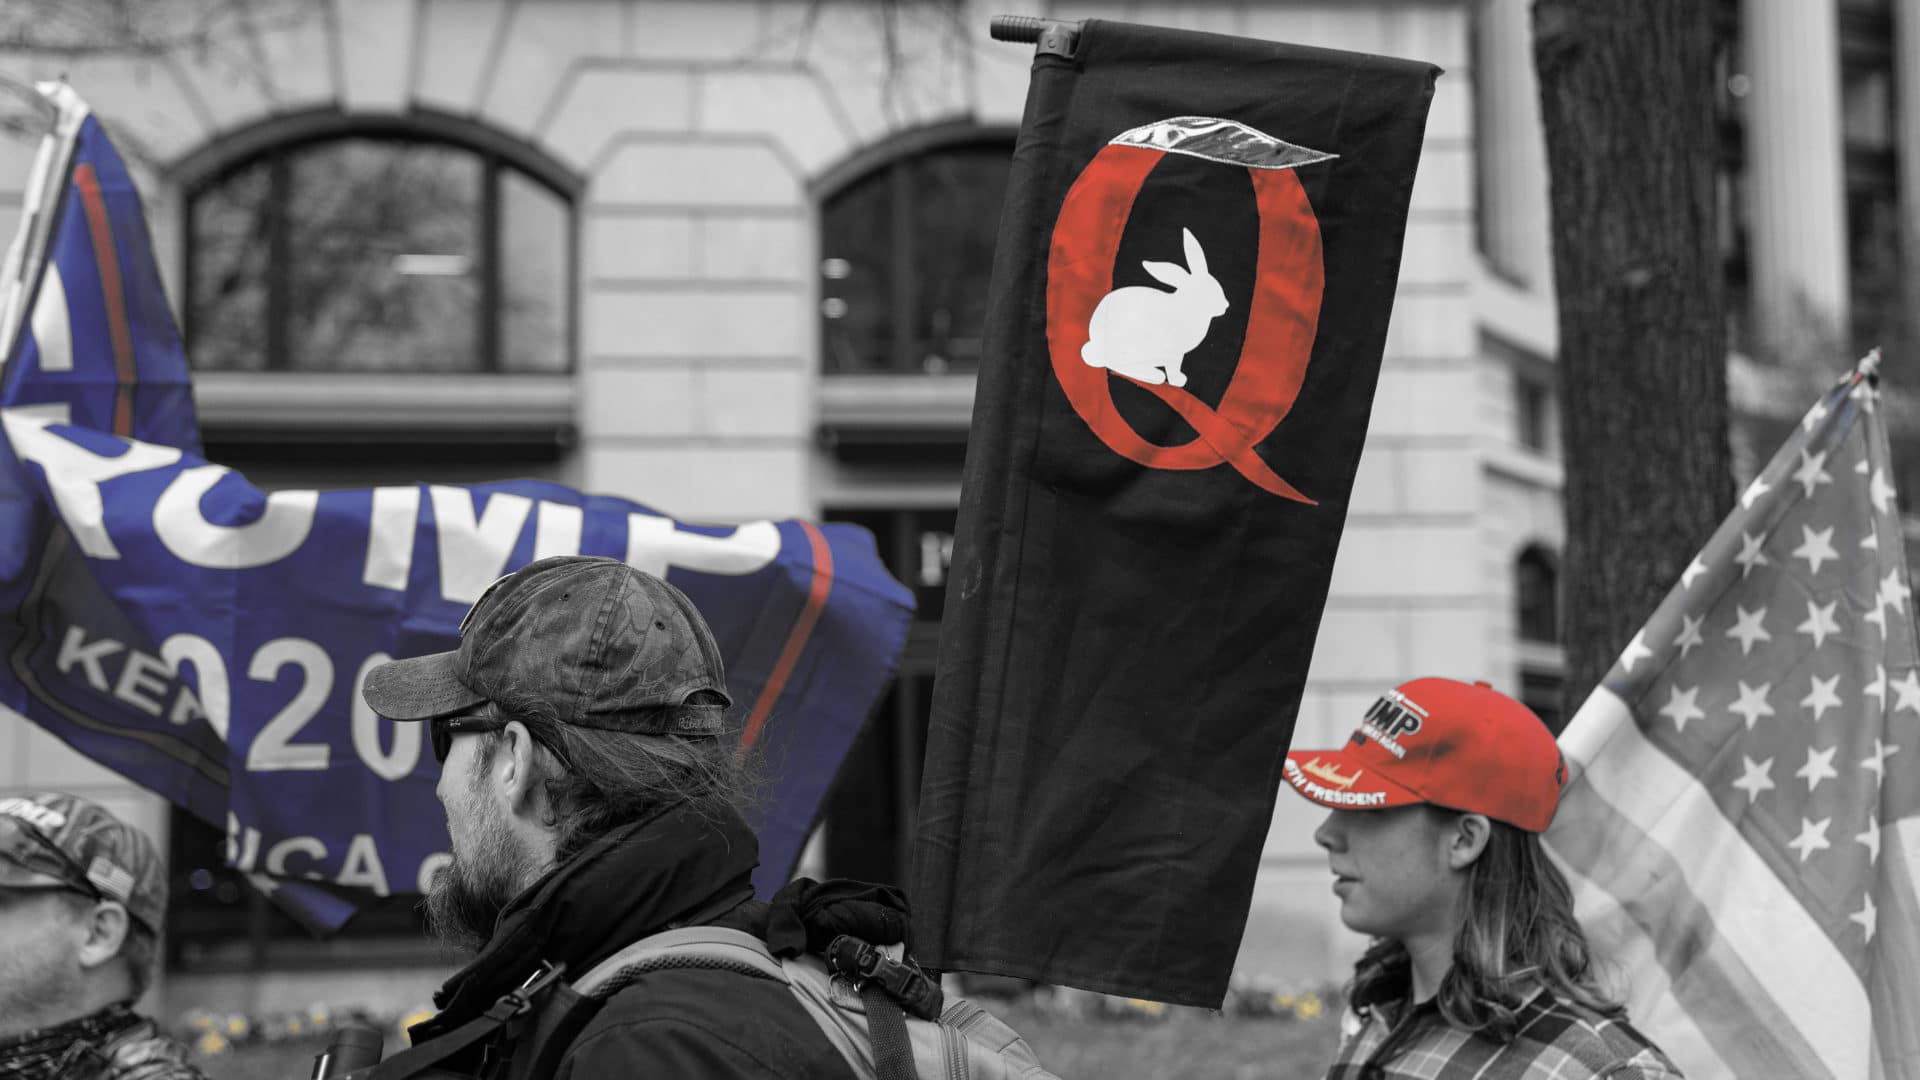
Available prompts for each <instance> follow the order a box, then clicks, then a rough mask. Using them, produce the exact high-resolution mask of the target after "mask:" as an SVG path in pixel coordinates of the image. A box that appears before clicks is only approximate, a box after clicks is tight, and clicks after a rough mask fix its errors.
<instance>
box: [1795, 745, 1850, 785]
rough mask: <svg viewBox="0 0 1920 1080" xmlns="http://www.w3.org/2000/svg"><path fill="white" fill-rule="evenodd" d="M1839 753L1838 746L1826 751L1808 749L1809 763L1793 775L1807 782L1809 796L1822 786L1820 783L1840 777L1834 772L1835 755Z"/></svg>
mask: <svg viewBox="0 0 1920 1080" xmlns="http://www.w3.org/2000/svg"><path fill="white" fill-rule="evenodd" d="M1839 751H1840V748H1839V747H1838V746H1829V747H1827V748H1826V749H1825V750H1815V749H1814V748H1813V747H1811V746H1809V747H1807V763H1806V764H1805V765H1802V766H1800V767H1799V768H1797V769H1795V770H1793V775H1795V776H1798V777H1801V778H1803V779H1804V780H1806V782H1807V793H1808V794H1809V795H1811V794H1812V793H1813V792H1814V790H1815V789H1816V788H1818V787H1819V786H1820V781H1822V780H1832V779H1834V778H1835V777H1837V776H1839V775H1840V774H1839V773H1837V772H1834V771H1833V755H1834V754H1836V753H1838V752H1839Z"/></svg>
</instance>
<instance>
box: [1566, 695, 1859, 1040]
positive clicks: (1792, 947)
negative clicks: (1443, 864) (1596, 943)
mask: <svg viewBox="0 0 1920 1080" xmlns="http://www.w3.org/2000/svg"><path fill="white" fill-rule="evenodd" d="M1560 744H1561V748H1562V750H1563V751H1564V752H1565V753H1566V755H1567V757H1568V759H1569V761H1570V763H1571V764H1572V765H1573V767H1574V768H1575V769H1576V770H1581V769H1584V770H1585V771H1584V775H1580V776H1579V777H1578V779H1577V780H1576V781H1575V782H1574V783H1573V784H1571V785H1569V789H1568V794H1567V796H1566V797H1565V798H1563V800H1562V805H1561V812H1562V813H1567V812H1568V808H1569V805H1570V804H1572V805H1573V806H1574V807H1575V808H1576V809H1575V811H1574V815H1573V818H1574V819H1578V818H1579V817H1581V816H1583V815H1584V814H1586V813H1588V812H1590V811H1589V810H1588V808H1589V806H1591V805H1592V804H1599V806H1600V807H1601V808H1603V809H1601V810H1600V811H1598V812H1599V813H1600V814H1601V815H1602V816H1605V814H1606V813H1607V812H1609V811H1610V812H1611V815H1612V817H1613V818H1614V819H1615V820H1613V821H1609V822H1606V827H1604V828H1585V829H1568V830H1566V832H1564V833H1560V832H1559V831H1558V830H1556V834H1555V835H1552V836H1550V837H1549V842H1550V843H1552V844H1553V845H1554V847H1555V849H1556V850H1558V851H1560V852H1561V854H1562V855H1563V857H1565V858H1566V859H1567V861H1568V862H1570V863H1572V864H1573V865H1575V866H1576V867H1578V868H1579V869H1580V870H1581V872H1582V873H1583V874H1584V875H1586V876H1588V877H1592V878H1594V879H1596V880H1600V881H1604V882H1608V883H1609V884H1608V888H1609V890H1610V891H1612V892H1614V894H1615V896H1616V897H1618V898H1619V899H1621V900H1622V901H1623V902H1625V903H1626V905H1627V907H1628V909H1629V910H1632V911H1634V912H1635V915H1636V918H1638V919H1640V920H1642V926H1643V927H1647V928H1649V929H1650V930H1652V929H1654V928H1659V929H1658V930H1657V931H1656V940H1660V935H1661V934H1669V933H1672V932H1673V931H1674V930H1675V929H1679V930H1681V931H1683V933H1682V934H1681V935H1680V936H1679V937H1676V938H1672V939H1670V940H1672V942H1673V944H1674V945H1676V946H1685V947H1678V948H1669V949H1662V950H1661V955H1660V961H1661V964H1662V966H1663V967H1664V968H1665V969H1666V970H1667V971H1668V972H1669V974H1671V975H1682V974H1685V973H1686V972H1688V971H1690V970H1695V969H1698V968H1701V967H1703V966H1706V965H1703V964H1702V963H1701V961H1702V960H1703V959H1706V960H1711V959H1712V954H1711V953H1709V954H1707V956H1705V957H1703V956H1701V955H1699V954H1698V953H1696V952H1694V951H1693V950H1692V948H1691V946H1690V942H1689V939H1690V938H1692V937H1693V934H1688V933H1685V932H1684V931H1685V930H1686V924H1688V923H1690V922H1696V921H1698V922H1701V923H1703V924H1704V925H1705V926H1711V927H1715V928H1717V930H1718V933H1719V935H1720V936H1721V937H1723V938H1724V939H1725V941H1726V943H1727V946H1728V948H1729V951H1730V953H1731V954H1732V956H1731V957H1728V958H1726V960H1723V961H1722V963H1720V964H1716V965H1713V966H1716V967H1721V968H1722V969H1723V971H1724V970H1731V968H1730V965H1729V964H1728V963H1727V960H1733V959H1737V960H1738V962H1739V963H1740V964H1741V965H1743V966H1744V967H1745V968H1746V969H1747V970H1748V971H1749V972H1751V975H1752V978H1753V979H1754V980H1755V981H1757V982H1758V984H1759V986H1758V988H1757V993H1758V996H1750V995H1749V993H1745V992H1743V993H1742V994H1741V998H1742V999H1744V1000H1738V1001H1737V1005H1738V1007H1739V1008H1741V1009H1743V1010H1749V1011H1750V1010H1751V1009H1753V1008H1754V1007H1755V1005H1756V1003H1757V1002H1758V1001H1760V1000H1764V999H1767V998H1770V999H1772V1001H1773V1002H1775V1003H1777V1005H1778V1006H1779V1008H1780V1009H1781V1014H1780V1022H1781V1023H1783V1024H1786V1025H1788V1029H1789V1030H1791V1029H1793V1028H1797V1029H1798V1032H1799V1035H1800V1037H1801V1039H1803V1040H1804V1041H1805V1044H1806V1045H1807V1046H1808V1047H1810V1048H1811V1050H1812V1052H1813V1053H1814V1054H1815V1055H1817V1058H1818V1062H1823V1063H1825V1066H1826V1068H1827V1069H1831V1070H1832V1075H1837V1076H1840V1077H1856V1076H1865V1075H1867V1072H1868V1068H1869V1065H1868V1059H1869V1053H1868V1047H1869V1044H1870V1041H1871V1040H1870V1038H1869V1037H1868V1035H1867V1031H1868V1029H1869V1025H1870V1023H1871V1018H1870V1015H1869V1013H1868V1002H1867V995H1866V991H1865V988H1864V987H1863V986H1861V984H1860V981H1859V979H1858V978H1857V977H1856V976H1855V975H1854V971H1853V967H1852V965H1850V964H1848V963H1847V960H1846V958H1845V957H1844V956H1842V955H1841V954H1840V952H1839V950H1838V949H1836V948H1835V947H1834V945H1833V942H1832V940H1831V939H1829V938H1828V937H1827V934H1826V932H1825V931H1824V930H1823V929H1822V928H1821V926H1820V924H1819V923H1818V921H1816V920H1815V919H1814V918H1813V917H1812V915H1810V914H1809V913H1808V912H1807V910H1806V909H1805V908H1803V907H1802V906H1801V905H1800V903H1799V901H1798V900H1796V899H1795V897H1794V895H1793V892H1792V891H1791V890H1790V889H1788V888H1787V887H1786V886H1785V885H1784V884H1783V883H1782V882H1781V881H1780V880H1779V878H1778V877H1776V876H1775V875H1774V873H1773V872H1772V871H1771V870H1770V869H1768V867H1767V865H1766V864H1765V863H1764V862H1763V861H1762V860H1761V859H1760V857H1759V856H1758V854H1757V853H1755V852H1754V851H1753V849H1752V848H1751V847H1749V846H1748V845H1747V843H1746V841H1745V840H1744V839H1743V838H1742V837H1741V836H1740V834H1739V832H1738V830H1736V829H1735V828H1734V827H1733V826H1732V825H1731V824H1729V823H1728V822H1727V820H1726V818H1725V817H1723V816H1722V815H1721V814H1720V812H1719V811H1718V809H1717V808H1716V807H1715V806H1714V805H1713V799H1712V796H1711V795H1710V794H1709V793H1708V792H1707V790H1706V789H1705V788H1703V787H1702V786H1700V784H1699V783H1698V782H1697V781H1696V780H1695V779H1694V777H1693V776H1692V774H1690V773H1688V772H1687V771H1686V770H1685V769H1683V768H1681V767H1680V766H1679V765H1677V764H1675V763H1674V762H1673V760H1672V759H1671V758H1669V757H1667V755H1666V754H1665V753H1663V752H1662V751H1660V750H1659V749H1658V748H1657V747H1655V746H1654V745H1652V744H1651V743H1649V742H1648V741H1647V739H1646V737H1645V736H1644V735H1643V734H1642V733H1641V731H1640V730H1639V728H1638V727H1637V726H1636V725H1635V724H1634V722H1633V717H1632V716H1631V714H1630V713H1629V711H1628V709H1627V705H1626V703H1625V702H1624V701H1622V700H1621V699H1620V698H1619V697H1618V696H1617V695H1615V694H1614V693H1613V692H1612V691H1610V690H1607V689H1605V688H1604V687H1603V688H1601V689H1598V690H1596V691H1594V693H1593V695H1592V696H1591V697H1590V698H1588V699H1587V702H1586V704H1585V705H1583V706H1582V707H1581V710H1580V714H1579V715H1578V716H1576V717H1575V718H1574V720H1573V722H1572V723H1571V724H1569V725H1568V728H1567V731H1566V733H1565V734H1564V735H1562V736H1561V739H1560ZM1601 791H1604V792H1607V793H1608V797H1607V798H1606V799H1602V798H1601V797H1600V796H1599V794H1598V792H1601ZM1626 830H1632V831H1631V832H1628V831H1626ZM1641 834H1644V835H1641ZM1595 856H1598V858H1596V857H1595ZM1622 864H1623V865H1622ZM1623 891H1630V894H1629V895H1625V896H1622V895H1621V893H1622V892H1623ZM1689 894H1691V900H1692V903H1693V904H1694V905H1697V906H1698V913H1697V914H1696V915H1695V916H1694V918H1692V919H1686V918H1681V917H1678V916H1679V915H1680V914H1681V913H1680V912H1677V911H1676V910H1675V909H1674V908H1673V907H1672V905H1674V904H1675V903H1686V902H1687V898H1688V895H1689ZM1636 905H1639V907H1638V908H1637V909H1636ZM1695 932H1696V933H1697V932H1698V931H1697V930H1696V931H1695ZM1689 985H1690V984H1689V983H1687V982H1686V981H1684V980H1683V981H1682V982H1681V983H1680V984H1679V986H1678V987H1677V991H1678V993H1679V994H1680V995H1681V1002H1682V1004H1683V1005H1685V1006H1686V1008H1687V1009H1688V1010H1689V1011H1690V1012H1693V1013H1695V1015H1696V1016H1701V1015H1703V1014H1710V1013H1713V1012H1715V1011H1718V1008H1719V1007H1720V1006H1724V1005H1726V1004H1730V1003H1734V1002H1729V1001H1728V1000H1727V999H1721V1000H1720V1001H1718V1002H1716V1001H1715V1000H1713V999H1712V998H1710V997H1704V996H1702V995H1696V994H1694V993H1690V992H1689ZM1698 989H1700V990H1707V989H1709V988H1707V987H1699V988H1698ZM1734 989H1736V990H1737V989H1739V988H1738V987H1735V988H1734ZM1712 990H1713V992H1714V993H1716V994H1717V993H1720V992H1724V991H1723V990H1722V989H1721V988H1719V987H1714V988H1712ZM1718 1026H1719V1025H1713V1024H1709V1025H1708V1027H1709V1028H1710V1029H1712V1028H1715V1027H1718ZM1753 1026H1754V1025H1750V1024H1740V1025H1736V1026H1734V1027H1732V1028H1726V1029H1724V1030H1725V1032H1726V1033H1727V1035H1732V1034H1733V1033H1734V1032H1740V1033H1741V1034H1742V1035H1743V1036H1746V1037H1757V1036H1755V1035H1754V1034H1753V1033H1752V1031H1751V1028H1752V1027H1753ZM1776 1034H1780V1035H1781V1037H1782V1038H1783V1040H1784V1038H1785V1033H1784V1032H1776ZM1721 1053H1722V1054H1723V1056H1727V1055H1729V1049H1728V1048H1727V1047H1726V1046H1724V1045H1723V1046H1722V1048H1721ZM1796 1056H1797V1055H1796ZM1781 1064H1782V1063H1781V1062H1779V1061H1778V1060H1776V1062H1775V1064H1774V1066H1773V1067H1774V1068H1776V1069H1777V1068H1779V1067H1780V1065H1781ZM1794 1065H1795V1071H1794V1072H1793V1073H1792V1075H1803V1076H1806V1075H1822V1074H1823V1070H1821V1068H1820V1065H1819V1064H1817V1063H1809V1064H1801V1063H1798V1062H1795V1063H1794Z"/></svg>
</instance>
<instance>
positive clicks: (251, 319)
mask: <svg viewBox="0 0 1920 1080" xmlns="http://www.w3.org/2000/svg"><path fill="white" fill-rule="evenodd" d="M270 171H271V170H270V169H269V168H268V165H267V163H266V162H264V161H262V162H256V163H254V164H253V165H250V166H248V167H246V168H244V169H241V170H240V171H238V172H236V173H233V174H232V175H230V176H229V177H227V178H226V179H225V180H223V181H221V182H220V184H219V185H218V186H216V187H214V188H212V189H210V190H208V191H207V192H205V193H204V194H202V195H201V197H200V198H199V199H197V200H195V201H194V203H193V212H192V214H191V217H190V222H189V225H188V243H189V244H191V245H192V247H193V269H192V279H191V280H190V281H188V282H187V297H188V304H189V310H188V312H187V325H188V327H189V329H190V331H191V333H192V335H193V352H192V356H193V365H194V366H195V367H197V368H201V369H203V370H207V371H258V370H260V369H261V368H264V367H266V366H267V252H268V237H269V232H270V230H271V228H272V215H273V202H272V191H271V187H272V185H271V182H270V175H269V174H270Z"/></svg>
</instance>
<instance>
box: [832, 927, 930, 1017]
mask: <svg viewBox="0 0 1920 1080" xmlns="http://www.w3.org/2000/svg"><path fill="white" fill-rule="evenodd" d="M827 963H828V966H829V967H831V968H832V969H833V971H834V972H835V973H836V974H839V975H843V976H845V977H846V978H848V979H850V980H852V981H853V984H854V987H855V988H856V989H858V988H860V987H862V986H864V985H865V984H866V983H869V982H871V983H875V984H877V985H878V986H879V987H880V988H881V989H883V990H885V991H886V992H887V995H888V996H889V997H891V998H893V999H894V1000H895V1001H897V1002H899V1003H900V1007H901V1008H903V1009H905V1010H906V1011H907V1012H909V1013H911V1014H913V1015H914V1016H917V1017H919V1018H920V1019H922V1020H937V1019H939V1017H940V1007H941V1004H942V996H943V995H942V994H941V991H940V984H939V983H937V982H934V981H933V980H932V979H930V978H928V977H927V975H926V973H925V972H923V971H921V970H920V969H919V968H918V967H916V966H914V965H913V964H912V963H911V962H902V961H899V960H895V959H894V958H893V957H891V956H888V955H887V954H886V953H885V952H883V951H881V950H880V949H878V948H876V947H874V946H873V945H872V944H869V943H868V942H865V941H862V940H860V939H859V938H857V937H854V936H852V935H850V934H841V935H840V936H839V937H836V938H834V939H833V943H832V944H830V945H828V946H827Z"/></svg>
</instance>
